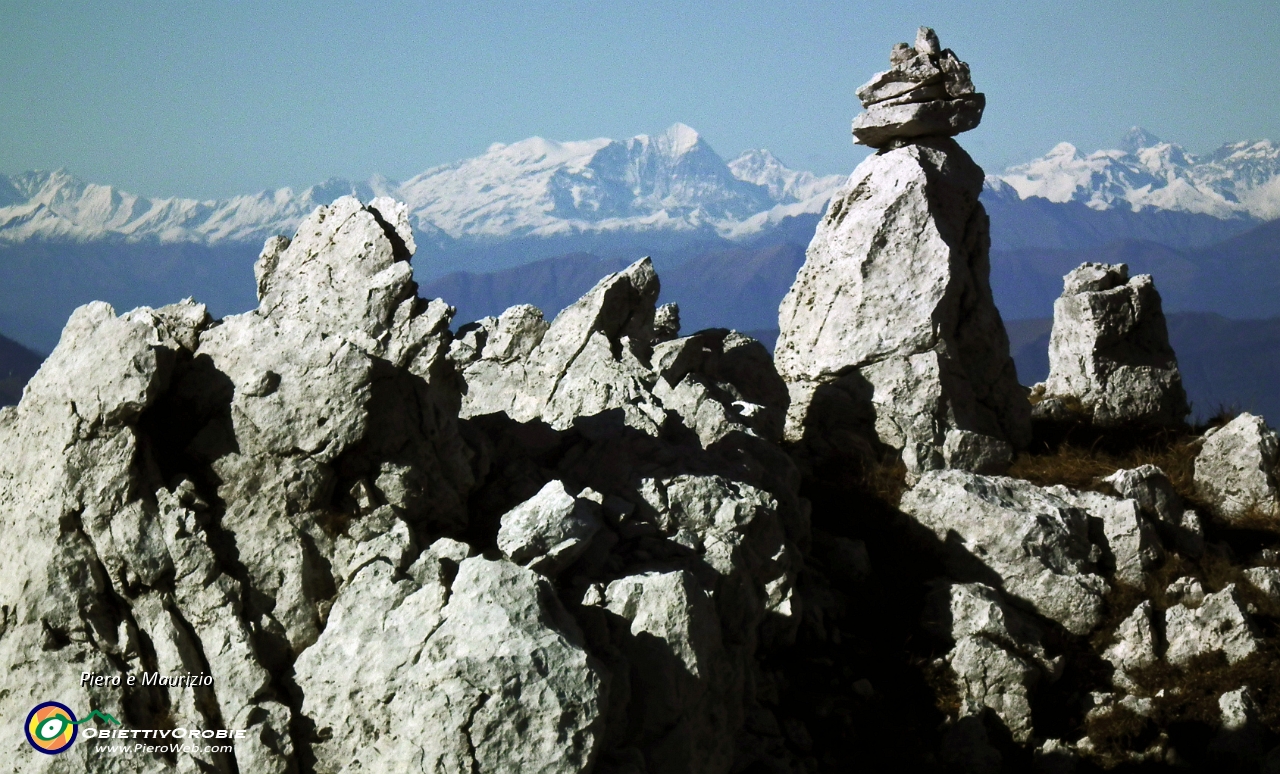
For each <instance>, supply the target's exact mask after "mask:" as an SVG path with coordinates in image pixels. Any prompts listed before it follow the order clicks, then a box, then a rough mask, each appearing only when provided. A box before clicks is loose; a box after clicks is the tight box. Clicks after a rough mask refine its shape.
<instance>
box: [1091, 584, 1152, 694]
mask: <svg viewBox="0 0 1280 774" xmlns="http://www.w3.org/2000/svg"><path fill="white" fill-rule="evenodd" d="M1151 610H1152V608H1151V602H1150V601H1144V602H1143V603H1142V604H1140V605H1138V606H1137V607H1136V608H1134V610H1133V612H1132V613H1131V614H1130V615H1129V617H1128V618H1126V619H1124V621H1123V622H1122V623H1121V624H1120V627H1119V628H1118V629H1116V641H1115V643H1113V644H1112V645H1111V647H1109V648H1107V650H1106V651H1105V652H1104V653H1103V655H1102V657H1103V658H1105V659H1106V660H1107V661H1109V662H1111V666H1113V667H1115V673H1114V674H1112V676H1111V679H1112V680H1113V681H1114V682H1115V684H1116V685H1118V686H1121V687H1124V688H1132V687H1133V679H1132V678H1131V677H1130V676H1129V674H1130V673H1131V672H1135V671H1137V670H1139V669H1145V668H1147V667H1150V666H1152V665H1154V664H1155V663H1156V661H1157V660H1158V657H1157V656H1156V635H1155V630H1154V629H1153V628H1152V624H1151Z"/></svg>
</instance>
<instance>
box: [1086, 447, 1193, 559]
mask: <svg viewBox="0 0 1280 774" xmlns="http://www.w3.org/2000/svg"><path fill="white" fill-rule="evenodd" d="M1102 482H1103V483H1106V484H1109V485H1110V486H1111V488H1112V489H1114V490H1115V491H1116V492H1117V493H1118V494H1119V495H1120V496H1121V497H1123V498H1125V499H1128V500H1133V501H1134V502H1135V503H1137V505H1138V509H1139V510H1140V511H1141V512H1142V515H1143V516H1145V517H1146V519H1147V520H1148V522H1149V523H1150V524H1151V525H1152V526H1154V527H1155V529H1156V534H1157V535H1158V536H1159V538H1160V540H1161V542H1162V543H1164V544H1165V545H1168V546H1172V547H1176V548H1177V549H1178V550H1180V551H1183V552H1185V553H1187V554H1188V555H1189V556H1193V557H1197V556H1200V554H1202V553H1203V552H1204V525H1203V524H1202V523H1201V521H1200V515H1199V514H1198V513H1196V512H1195V511H1194V510H1192V509H1190V508H1187V507H1185V504H1184V503H1183V501H1182V498H1181V497H1179V496H1178V493H1177V492H1175V491H1174V489H1173V484H1172V483H1171V482H1170V481H1169V477H1168V476H1166V475H1165V473H1164V471H1163V470H1161V469H1160V468H1157V467H1156V466H1155V465H1140V466H1138V467H1136V468H1132V469H1129V470H1123V469H1122V470H1117V471H1116V472H1115V473H1112V474H1111V475H1110V476H1107V477H1106V478H1104V479H1102Z"/></svg>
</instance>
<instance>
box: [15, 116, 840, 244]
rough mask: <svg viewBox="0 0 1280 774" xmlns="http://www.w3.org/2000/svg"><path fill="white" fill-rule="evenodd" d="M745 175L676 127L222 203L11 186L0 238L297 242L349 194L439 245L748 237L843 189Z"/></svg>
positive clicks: (693, 133) (535, 140) (506, 148)
mask: <svg viewBox="0 0 1280 774" xmlns="http://www.w3.org/2000/svg"><path fill="white" fill-rule="evenodd" d="M763 166H764V167H767V169H764V168H762V169H760V170H756V174H748V175H743V174H740V173H739V172H737V171H735V169H734V168H733V167H730V166H729V165H728V164H726V163H725V161H724V159H722V158H721V157H720V156H719V155H717V154H716V152H715V151H714V150H713V149H712V148H711V146H710V145H709V144H708V143H707V142H706V140H705V139H704V138H703V137H702V136H701V135H700V134H699V133H698V132H697V130H695V129H694V128H692V127H690V126H688V125H687V124H683V123H675V124H672V125H671V126H670V127H668V128H667V129H666V130H664V131H663V132H661V133H659V134H656V135H652V136H650V135H637V136H635V137H631V138H629V139H625V140H611V139H608V138H597V139H592V140H572V141H564V142H560V141H556V140H549V139H546V138H543V137H529V138H526V139H523V140H519V141H516V142H512V143H494V144H492V145H490V146H489V148H488V149H487V150H486V151H485V152H484V153H483V154H481V155H479V156H476V157H473V158H469V159H462V160H460V161H456V162H453V163H451V164H444V165H441V166H438V167H433V168H431V169H428V170H426V171H425V172H423V173H421V174H419V175H416V176H414V177H412V178H410V179H409V180H406V181H404V182H403V183H399V182H396V181H392V180H388V179H387V178H385V177H381V176H374V177H372V178H370V179H369V180H367V181H363V182H361V181H352V180H347V179H343V178H330V179H328V180H325V181H323V182H321V183H318V184H316V185H313V186H311V187H309V188H306V189H304V190H302V191H301V192H295V191H293V190H292V189H289V188H280V189H277V190H274V191H263V192H261V193H258V194H253V195H246V196H236V197H232V198H230V199H225V200H218V201H197V200H194V199H178V198H171V199H147V198H143V197H138V196H135V195H133V194H128V193H125V192H122V191H119V190H117V189H113V188H110V187H108V186H97V185H93V184H87V183H84V182H83V181H80V180H78V179H76V178H75V177H74V176H72V175H71V174H70V173H68V172H66V171H65V170H59V171H57V172H53V173H49V172H39V173H26V174H24V175H16V176H14V177H12V178H2V177H0V241H6V242H20V241H23V240H26V239H31V238H55V239H69V240H72V241H92V240H95V239H103V238H112V239H123V240H126V241H137V240H142V239H155V240H159V241H162V242H200V243H205V244H213V243H216V242H221V241H232V242H252V241H258V240H261V239H264V238H266V237H268V236H271V235H274V234H277V233H290V232H291V231H292V230H293V229H294V228H295V227H296V225H297V223H298V222H299V221H300V220H301V218H302V217H304V216H305V215H306V214H308V213H309V212H311V211H312V210H314V209H315V207H316V206H318V205H322V204H330V203H332V202H333V201H334V200H335V199H337V198H338V197H340V196H346V195H355V196H357V197H359V198H360V199H362V200H366V201H367V200H369V199H371V198H374V197H376V196H384V195H385V196H392V197H395V198H397V199H400V200H402V201H404V202H405V203H407V204H408V205H409V207H410V211H411V213H412V214H411V219H412V222H413V223H414V224H415V227H416V228H418V229H419V230H420V231H421V232H423V233H425V234H431V235H433V238H436V239H438V240H444V241H446V242H447V241H448V240H458V239H470V240H503V239H512V238H520V237H561V236H565V235H571V234H584V233H594V234H605V233H625V232H635V233H642V232H650V233H651V232H663V233H667V234H686V235H693V234H698V233H702V234H704V235H705V236H719V237H725V238H731V239H737V238H746V237H750V236H752V235H753V234H756V233H759V232H760V231H761V230H762V229H766V228H768V227H770V224H771V223H774V222H775V221H778V220H781V219H785V218H787V217H792V216H796V215H801V214H810V215H813V214H818V213H819V212H820V211H821V210H822V208H823V207H825V205H826V201H827V199H828V198H829V197H830V194H831V192H832V191H833V190H834V189H835V188H836V187H837V186H838V185H839V182H840V178H838V177H830V178H819V177H816V176H814V175H812V174H810V173H808V172H797V171H794V170H790V169H787V168H786V167H785V166H783V165H782V164H781V162H779V161H777V159H775V158H773V156H772V155H771V154H769V155H768V157H767V159H764V162H763Z"/></svg>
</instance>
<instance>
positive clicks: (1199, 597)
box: [1164, 576, 1204, 607]
mask: <svg viewBox="0 0 1280 774" xmlns="http://www.w3.org/2000/svg"><path fill="white" fill-rule="evenodd" d="M1164 595H1165V596H1166V597H1167V598H1168V599H1169V601H1170V602H1172V603H1174V604H1182V605H1186V606H1187V607H1199V606H1200V605H1201V604H1203V603H1204V586H1202V585H1200V581H1198V580H1196V579H1195V578H1192V577H1190V576H1185V577H1182V578H1176V579H1174V581H1173V582H1172V583H1170V584H1169V585H1168V587H1166V588H1165V590H1164Z"/></svg>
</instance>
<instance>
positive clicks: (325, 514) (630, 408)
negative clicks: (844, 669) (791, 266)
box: [0, 198, 812, 772]
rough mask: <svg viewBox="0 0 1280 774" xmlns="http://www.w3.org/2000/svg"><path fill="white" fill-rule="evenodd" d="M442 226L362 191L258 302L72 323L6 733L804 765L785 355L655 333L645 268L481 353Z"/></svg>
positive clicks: (316, 760) (23, 523) (26, 508)
mask: <svg viewBox="0 0 1280 774" xmlns="http://www.w3.org/2000/svg"><path fill="white" fill-rule="evenodd" d="M412 238H413V234H412V230H411V229H410V227H409V224H408V218H407V210H406V209H405V208H404V207H403V206H402V205H398V204H396V203H394V202H390V201H375V202H373V203H371V204H369V205H361V204H360V203H359V202H357V201H355V200H354V199H349V198H344V199H339V200H337V201H335V202H334V203H333V204H332V205H329V206H326V207H322V208H319V209H318V210H317V211H316V212H315V213H313V215H312V216H311V217H309V218H308V219H306V220H305V221H304V223H303V224H302V226H301V227H300V229H299V233H298V235H297V236H296V237H295V238H294V239H293V240H289V239H285V238H276V239H272V240H269V241H268V243H267V245H266V246H265V247H264V250H263V253H262V256H261V257H260V259H259V262H258V264H257V266H256V267H255V271H256V274H257V277H258V280H259V288H260V292H261V297H260V300H261V304H260V307H259V309H257V310H255V311H253V312H249V313H247V314H243V315H237V316H233V317H229V318H227V319H225V320H221V321H213V320H211V319H210V318H209V316H208V314H207V313H206V312H205V310H204V308H203V307H202V306H199V305H198V304H195V303H193V302H189V301H188V302H184V303H181V304H176V305H173V306H170V307H164V308H161V309H155V310H151V309H138V310H134V311H132V312H128V313H126V314H123V315H119V316H117V315H116V314H115V312H114V311H113V310H112V309H111V308H110V307H108V306H106V305H104V304H93V305H90V306H88V307H85V308H82V309H81V310H78V311H77V313H76V314H75V315H74V316H73V318H72V320H71V322H70V323H69V325H68V327H67V330H66V331H65V334H64V337H63V341H62V343H61V344H60V345H59V348H58V350H56V351H55V352H54V353H53V355H52V356H51V357H50V358H49V359H48V361H47V362H46V363H45V366H44V369H43V370H42V371H41V373H40V374H39V375H38V376H37V377H36V378H35V379H34V380H33V381H32V383H31V385H30V387H29V388H28V390H27V393H26V396H25V397H24V399H23V401H22V403H21V404H20V405H19V406H18V407H16V408H12V409H4V410H0V504H3V508H2V509H0V526H2V527H3V529H4V530H5V534H6V536H7V537H8V538H9V539H12V540H14V541H16V542H15V543H14V546H13V550H12V551H11V552H10V556H9V557H8V558H7V560H6V564H5V572H4V573H0V665H2V666H3V669H0V710H2V711H3V712H5V713H6V715H8V716H14V717H18V716H22V714H23V713H25V712H27V711H29V709H30V707H31V706H33V705H34V704H35V703H36V702H38V701H41V700H44V699H47V698H48V695H56V696H58V697H59V698H60V699H61V700H64V701H68V702H71V703H72V704H74V705H75V706H76V707H80V706H84V707H94V708H98V709H100V710H102V711H105V712H109V713H111V714H113V715H115V716H117V717H125V718H128V722H129V723H130V724H134V725H136V726H137V727H142V728H145V727H152V726H153V725H158V724H162V723H170V722H172V723H181V724H183V726H184V727H205V728H210V729H213V728H221V727H229V728H243V729H244V730H246V731H247V732H248V736H247V738H246V739H245V740H242V741H241V742H240V743H238V744H237V745H236V749H235V751H234V753H233V754H231V755H226V754H223V753H217V754H205V753H198V754H197V755H195V756H194V757H192V758H190V759H189V760H188V759H187V758H185V757H184V758H182V760H183V763H182V766H180V767H179V770H182V771H188V770H189V771H196V770H199V771H211V772H232V771H237V770H239V771H255V772H289V771H296V770H298V769H299V768H306V767H313V768H315V769H316V770H317V771H335V772H336V771H384V770H385V771H401V770H416V769H419V768H424V767H425V768H428V769H431V770H439V771H459V772H470V771H507V770H520V771H544V772H559V771H566V772H567V771H574V772H586V771H590V770H608V769H609V767H613V768H614V769H619V767H622V769H625V766H623V764H624V763H626V762H631V763H636V762H638V764H637V765H638V767H639V769H638V770H641V771H643V770H645V769H646V768H647V769H648V770H650V771H670V770H674V771H681V770H696V771H706V772H727V771H729V770H730V769H731V768H732V767H734V766H739V767H744V766H750V765H752V764H753V761H760V760H764V758H765V757H767V756H765V754H764V753H765V752H768V751H770V750H771V751H772V752H769V755H774V757H777V756H778V755H780V756H781V757H778V758H777V759H778V760H780V761H782V763H783V764H786V761H787V760H788V757H787V756H788V755H789V753H787V752H786V748H785V745H783V744H782V743H781V742H778V741H777V740H774V741H770V736H769V728H770V723H769V722H768V721H770V720H771V719H772V715H771V713H770V710H769V709H768V708H767V707H766V706H765V702H766V701H768V700H770V699H769V697H770V695H771V694H769V693H764V692H762V691H761V690H760V686H766V685H768V684H769V679H771V678H769V677H768V676H767V675H766V673H765V671H764V667H763V666H762V664H763V663H765V659H766V657H768V656H770V655H772V653H775V652H777V651H776V649H777V648H782V647H785V646H786V645H787V644H788V643H789V642H791V641H792V640H793V639H794V637H795V636H796V631H797V629H798V627H799V625H800V623H799V622H800V620H801V615H802V610H803V608H802V606H801V600H800V596H799V594H798V593H797V581H798V574H799V572H800V569H801V567H802V556H801V554H800V547H801V546H803V545H807V543H808V541H809V535H808V510H807V503H805V501H804V500H802V499H801V498H800V496H799V477H798V473H797V471H796V469H795V467H794V465H793V464H792V463H791V461H790V460H789V458H788V457H787V456H786V454H785V453H783V452H782V451H781V450H780V449H779V448H777V447H776V446H775V445H774V444H773V443H772V442H771V439H776V438H778V437H779V436H780V435H781V430H782V426H783V421H782V418H783V416H784V415H785V412H786V405H787V390H786V387H785V385H784V384H783V383H782V382H781V380H780V379H779V377H778V376H777V374H776V372H775V371H774V370H773V368H772V363H771V362H770V358H769V356H768V353H767V352H766V351H765V350H764V348H763V347H762V346H761V345H760V344H759V343H757V342H755V341H752V340H751V339H749V338H747V337H744V336H741V335H739V334H735V333H732V332H729V331H705V332H702V333H700V334H695V335H694V336H691V337H685V338H683V339H672V340H670V341H660V339H661V338H663V337H664V336H665V335H666V333H663V332H662V330H660V329H661V328H662V326H661V325H660V326H656V327H655V324H654V315H655V312H654V308H653V305H654V300H655V299H656V297H657V292H658V286H657V278H656V276H655V275H654V274H653V272H652V267H651V266H650V265H649V263H648V262H647V261H641V262H638V263H637V264H635V265H633V266H632V267H631V268H630V269H628V270H627V271H625V272H622V273H619V274H618V275H613V276H611V277H609V278H606V279H605V280H604V281H602V283H600V285H598V286H597V287H596V288H595V289H594V290H593V291H592V292H590V293H588V294H587V296H585V297H584V298H583V299H582V300H581V301H580V302H579V303H578V304H575V305H574V306H572V307H570V308H569V309H568V310H566V311H565V312H564V313H562V314H561V315H560V316H558V317H557V319H556V320H555V321H554V322H553V323H552V324H551V325H547V324H546V322H545V321H544V320H543V319H542V315H541V313H540V312H539V311H538V310H537V309H535V308H533V307H528V306H523V307H515V308H513V309H509V310H507V312H505V313H503V314H502V315H501V316H499V317H497V318H490V319H486V320H483V321H480V323H478V324H476V325H473V326H467V327H465V328H464V329H462V330H460V331H459V334H458V336H457V337H454V336H453V335H452V334H451V333H450V331H449V322H450V317H451V316H452V314H453V310H452V309H450V308H449V307H448V306H447V305H446V304H445V303H443V302H442V301H430V302H428V301H425V300H423V299H420V298H418V297H417V295H416V286H414V285H413V283H412V277H411V273H410V272H409V269H408V264H407V261H408V258H409V254H410V253H411V252H412V249H413V239H412ZM664 316H665V317H666V318H667V320H666V322H665V323H663V325H666V328H665V330H666V332H667V333H670V334H674V333H675V332H676V329H675V328H674V327H673V325H672V324H669V323H672V321H671V320H670V319H669V318H670V315H669V314H665V315H664ZM459 370H461V371H462V374H461V376H462V378H461V379H459V378H458V377H459V373H458V371H459ZM464 401H465V402H466V405H467V407H468V409H469V410H471V413H468V417H469V419H467V420H460V419H459V413H460V410H461V409H462V407H463V404H464ZM504 402H505V403H504ZM494 405H501V406H503V407H502V408H500V409H497V410H494V411H489V410H488V409H489V408H491V407H492V406H494ZM482 409H483V410H482ZM508 412H510V413H508ZM522 412H523V413H522ZM464 439H465V440H464ZM566 482H572V489H566ZM571 491H576V492H578V495H577V496H576V497H574V496H571V495H570V494H569V493H570V492H571ZM462 539H465V540H467V541H469V542H462ZM502 553H505V554H506V556H505V557H502V556H500V554H502ZM521 564H524V565H526V566H520V565H521ZM551 575H555V576H556V578H555V580H554V582H552V580H550V579H549V578H548V577H547V576H551ZM566 576H567V577H566ZM769 649H773V650H769ZM85 670H89V671H95V672H99V673H101V674H104V675H108V676H110V675H116V674H119V675H121V676H126V675H133V674H137V673H140V672H157V671H158V672H161V673H165V674H172V673H179V672H181V673H185V672H207V673H209V674H210V676H211V677H213V678H214V683H213V685H212V686H196V687H193V688H182V689H179V688H172V687H170V688H165V687H159V688H155V689H151V688H148V689H147V690H143V691H139V690H136V689H135V690H122V689H120V688H115V687H112V688H106V689H104V688H101V687H90V688H82V687H81V686H79V684H78V676H79V674H80V673H81V672H82V671H85ZM775 701H776V699H775ZM748 717H750V718H753V719H762V720H761V722H760V723H755V722H754V720H753V722H752V723H751V724H748V722H747V718H748ZM788 720H789V721H790V722H789V725H787V726H786V728H787V729H788V731H789V733H790V736H791V737H794V738H795V739H800V740H802V741H803V740H804V739H805V738H806V737H805V734H804V733H803V731H804V729H803V728H802V727H801V726H799V725H798V724H797V723H796V722H795V720H794V719H788ZM773 725H774V726H775V727H776V726H777V723H776V720H775V721H774V723H773ZM300 730H302V731H305V734H306V736H305V738H297V737H295V736H294V735H295V734H297V733H298V732H299V731H300ZM809 744H812V740H811V739H810V741H809ZM770 745H772V746H770ZM89 754H90V753H89V750H88V748H87V747H78V748H76V749H75V750H73V751H72V752H69V753H68V754H66V755H64V756H63V757H61V758H60V759H59V760H60V761H66V762H67V765H70V766H72V767H73V768H76V770H95V771H96V770H103V771H111V772H115V771H121V772H123V771H131V772H132V771H162V770H170V769H171V768H172V766H170V765H169V764H170V762H169V761H166V760H164V759H162V758H156V757H153V756H150V755H140V756H138V757H136V758H133V759H129V764H128V766H127V767H124V768H120V767H115V768H113V767H112V766H113V764H103V765H101V766H99V765H97V764H98V763H101V761H100V760H99V759H95V760H94V761H90V760H89V759H88V758H87V756H88V755H89ZM121 760H124V759H121ZM770 760H772V758H770ZM619 770H621V769H619Z"/></svg>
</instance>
